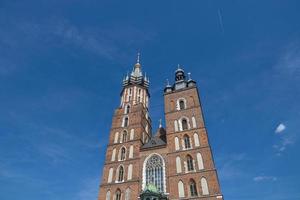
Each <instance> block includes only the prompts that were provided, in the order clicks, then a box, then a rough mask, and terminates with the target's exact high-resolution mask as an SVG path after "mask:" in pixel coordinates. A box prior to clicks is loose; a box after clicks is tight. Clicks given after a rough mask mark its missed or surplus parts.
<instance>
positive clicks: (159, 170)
mask: <svg viewBox="0 0 300 200" xmlns="http://www.w3.org/2000/svg"><path fill="white" fill-rule="evenodd" d="M163 162H164V161H163V159H162V158H161V157H160V156H158V155H153V156H151V157H150V158H149V159H148V160H147V163H146V185H148V184H153V185H155V186H156V188H157V190H158V191H160V192H164V172H163Z"/></svg>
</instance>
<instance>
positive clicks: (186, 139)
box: [183, 135, 191, 149]
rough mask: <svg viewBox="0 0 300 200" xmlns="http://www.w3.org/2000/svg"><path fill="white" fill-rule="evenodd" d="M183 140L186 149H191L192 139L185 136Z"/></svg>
mask: <svg viewBox="0 0 300 200" xmlns="http://www.w3.org/2000/svg"><path fill="white" fill-rule="evenodd" d="M183 140H184V148H185V149H190V148H191V141H190V137H189V136H188V135H184V137H183Z"/></svg>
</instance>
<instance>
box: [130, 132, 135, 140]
mask: <svg viewBox="0 0 300 200" xmlns="http://www.w3.org/2000/svg"><path fill="white" fill-rule="evenodd" d="M133 139H134V129H131V130H130V140H133Z"/></svg>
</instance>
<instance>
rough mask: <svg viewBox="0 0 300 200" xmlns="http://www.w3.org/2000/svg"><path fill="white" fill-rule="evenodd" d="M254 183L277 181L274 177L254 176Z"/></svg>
mask: <svg viewBox="0 0 300 200" xmlns="http://www.w3.org/2000/svg"><path fill="white" fill-rule="evenodd" d="M253 181H255V182H262V181H277V178H276V177H274V176H256V177H254V178H253Z"/></svg>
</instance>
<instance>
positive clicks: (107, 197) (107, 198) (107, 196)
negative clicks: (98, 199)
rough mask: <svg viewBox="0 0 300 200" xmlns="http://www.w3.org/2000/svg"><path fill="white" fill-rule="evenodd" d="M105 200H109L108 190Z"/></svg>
mask: <svg viewBox="0 0 300 200" xmlns="http://www.w3.org/2000/svg"><path fill="white" fill-rule="evenodd" d="M105 199H106V200H110V191H109V190H108V191H107V192H106V198H105Z"/></svg>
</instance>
